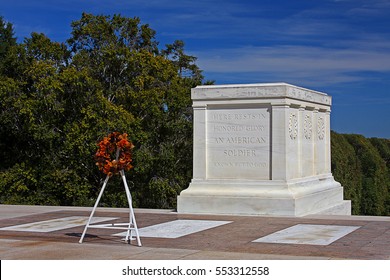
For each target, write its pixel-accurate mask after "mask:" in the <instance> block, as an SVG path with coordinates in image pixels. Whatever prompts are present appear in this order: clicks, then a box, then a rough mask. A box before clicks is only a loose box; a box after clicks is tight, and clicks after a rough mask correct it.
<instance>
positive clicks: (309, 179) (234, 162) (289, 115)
mask: <svg viewBox="0 0 390 280" xmlns="http://www.w3.org/2000/svg"><path fill="white" fill-rule="evenodd" d="M191 97H192V100H193V109H194V141H193V145H194V147H193V179H192V181H191V183H190V185H189V187H188V188H187V189H186V190H184V191H182V192H181V193H180V195H179V196H178V199H177V210H178V212H179V213H190V214H233V215H236V214H239V215H272V216H304V215H308V214H343V215H350V214H351V202H350V201H345V200H343V188H342V186H341V185H340V184H339V183H338V182H336V181H335V180H334V179H333V176H332V173H331V166H330V164H331V158H330V108H331V97H330V96H329V95H327V94H325V93H321V92H317V91H313V90H309V89H304V88H300V87H297V86H293V85H289V84H285V83H275V84H244V85H213V86H198V87H196V88H194V89H192V95H191Z"/></svg>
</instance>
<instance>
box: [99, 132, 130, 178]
mask: <svg viewBox="0 0 390 280" xmlns="http://www.w3.org/2000/svg"><path fill="white" fill-rule="evenodd" d="M127 136H128V135H127V134H126V133H123V134H120V133H119V132H112V133H110V134H109V135H107V136H106V137H104V138H103V140H102V141H100V142H99V143H98V146H99V149H98V150H97V152H96V154H95V160H96V165H97V166H98V168H99V170H100V171H102V172H103V173H104V174H106V175H108V176H110V177H111V176H112V175H114V174H118V173H119V172H120V171H121V170H125V171H128V170H130V169H131V168H133V166H132V165H131V162H132V149H133V148H134V145H133V144H132V143H131V142H130V141H129V140H128V139H127Z"/></svg>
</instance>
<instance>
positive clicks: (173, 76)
mask: <svg viewBox="0 0 390 280" xmlns="http://www.w3.org/2000/svg"><path fill="white" fill-rule="evenodd" d="M71 26H72V33H71V37H70V38H69V39H68V40H67V41H66V42H63V43H58V42H53V41H51V40H50V39H49V38H48V37H46V36H45V35H44V34H40V33H31V36H30V37H28V38H25V39H24V41H23V42H22V43H18V42H17V40H16V38H15V36H14V32H13V27H12V24H11V23H8V22H6V21H5V20H4V19H3V18H1V17H0V203H4V204H5V203H7V204H45V205H84V206H91V205H93V203H94V201H95V199H96V197H97V194H98V191H99V190H100V187H101V185H102V180H104V175H103V174H101V173H100V172H99V170H98V168H97V167H96V165H95V162H94V160H93V155H94V153H95V152H96V149H97V146H96V143H97V142H98V141H99V140H101V139H102V137H104V136H105V135H107V134H108V133H110V132H112V131H119V132H127V133H128V134H129V138H130V140H131V141H132V142H133V143H134V145H135V148H134V153H133V165H134V166H135V168H134V169H133V170H131V171H130V172H128V173H127V178H128V181H129V183H130V186H131V190H132V195H133V200H134V204H135V206H136V207H153V208H174V207H175V206H176V196H177V195H178V194H179V193H180V191H181V190H182V189H184V188H186V187H187V186H188V184H189V182H190V180H191V177H192V109H191V98H190V89H191V88H192V87H195V86H196V85H199V84H202V83H204V81H203V79H204V77H203V76H202V71H201V70H200V69H199V67H198V66H197V65H196V57H193V56H190V55H187V54H186V53H185V51H184V43H183V42H182V41H179V40H178V41H175V42H173V43H172V44H168V45H166V46H165V48H162V49H160V48H159V44H158V42H157V41H156V39H155V35H156V32H155V31H154V30H153V29H151V28H150V27H149V26H148V25H147V24H142V23H141V21H140V19H139V18H136V17H135V18H126V17H122V16H120V15H114V16H103V15H97V16H96V15H91V14H82V16H81V19H80V20H78V21H74V22H72V24H71ZM205 83H211V82H205ZM389 164H390V140H387V139H376V138H372V139H367V138H364V137H363V136H359V135H343V134H337V133H333V132H332V172H333V175H334V177H335V179H336V180H337V181H339V182H341V183H342V185H343V186H344V190H345V199H351V200H352V209H353V213H354V214H363V215H389V214H390V206H389V205H390V190H389V188H390V179H389V178H390V166H389ZM122 188H123V186H122V185H121V183H120V180H119V178H116V177H113V179H112V180H110V183H109V187H108V188H107V191H106V192H105V194H104V196H103V199H102V206H113V207H125V206H126V197H125V195H124V192H123V189H122Z"/></svg>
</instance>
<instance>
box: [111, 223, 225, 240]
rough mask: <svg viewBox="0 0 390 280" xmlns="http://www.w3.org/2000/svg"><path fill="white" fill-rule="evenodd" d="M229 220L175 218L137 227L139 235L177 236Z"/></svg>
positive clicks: (219, 224) (122, 234)
mask: <svg viewBox="0 0 390 280" xmlns="http://www.w3.org/2000/svg"><path fill="white" fill-rule="evenodd" d="M228 223H231V222H230V221H209V220H175V221H171V222H166V223H161V224H157V225H153V226H148V227H144V228H140V229H139V235H140V236H141V237H155V238H178V237H182V236H185V235H188V234H192V233H196V232H200V231H203V230H207V229H211V228H214V227H218V226H222V225H226V224H228ZM114 235H115V236H126V232H121V233H117V234H114Z"/></svg>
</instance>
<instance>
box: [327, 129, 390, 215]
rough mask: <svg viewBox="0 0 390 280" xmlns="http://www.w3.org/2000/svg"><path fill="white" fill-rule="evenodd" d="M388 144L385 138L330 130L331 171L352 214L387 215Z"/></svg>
mask: <svg viewBox="0 0 390 280" xmlns="http://www.w3.org/2000/svg"><path fill="white" fill-rule="evenodd" d="M389 147H390V145H389V140H388V139H377V138H373V139H367V138H365V137H363V136H361V135H354V134H351V135H348V134H344V135H343V134H337V133H334V132H332V173H333V175H334V177H335V179H336V180H337V181H339V182H340V183H341V184H342V185H343V186H344V188H345V198H346V199H351V200H352V212H353V214H360V215H390V211H389V210H390V199H389V197H390V176H389V175H390V169H389V158H390V152H389V151H390V149H389Z"/></svg>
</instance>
